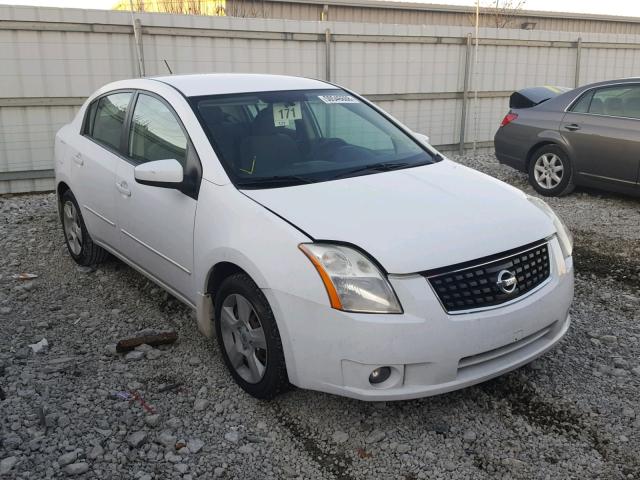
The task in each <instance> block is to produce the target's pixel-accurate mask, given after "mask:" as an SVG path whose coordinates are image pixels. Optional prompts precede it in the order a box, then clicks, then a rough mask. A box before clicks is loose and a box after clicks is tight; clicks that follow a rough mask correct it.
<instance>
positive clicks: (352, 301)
mask: <svg viewBox="0 0 640 480" xmlns="http://www.w3.org/2000/svg"><path fill="white" fill-rule="evenodd" d="M300 250H302V251H303V252H304V254H305V255H306V256H307V257H308V258H309V260H311V263H313V265H314V267H316V270H317V271H318V273H319V274H320V278H322V282H323V283H324V286H325V288H326V290H327V294H328V295H329V301H330V303H331V306H332V307H333V308H336V309H338V310H344V311H346V312H359V313H402V307H401V306H400V302H399V301H398V297H396V294H395V292H394V291H393V288H392V287H391V284H390V283H389V281H388V280H387V278H386V276H385V275H384V274H383V273H382V272H381V271H380V269H379V268H378V267H377V266H376V265H375V263H374V262H372V261H371V260H369V259H368V258H367V257H366V256H364V255H363V254H362V253H360V252H359V251H357V250H355V249H353V248H350V247H346V246H343V245H333V244H329V243H302V244H300Z"/></svg>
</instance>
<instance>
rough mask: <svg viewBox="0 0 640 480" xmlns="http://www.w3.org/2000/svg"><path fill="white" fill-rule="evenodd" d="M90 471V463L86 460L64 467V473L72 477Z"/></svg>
mask: <svg viewBox="0 0 640 480" xmlns="http://www.w3.org/2000/svg"><path fill="white" fill-rule="evenodd" d="M88 471H89V464H88V463H86V462H79V463H72V464H70V465H67V466H66V467H64V473H66V474H67V475H69V476H70V477H72V476H75V475H80V474H82V473H86V472H88Z"/></svg>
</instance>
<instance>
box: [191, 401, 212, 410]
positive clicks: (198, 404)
mask: <svg viewBox="0 0 640 480" xmlns="http://www.w3.org/2000/svg"><path fill="white" fill-rule="evenodd" d="M208 406H209V400H207V399H206V398H199V399H197V400H196V401H195V403H194V404H193V409H194V410H195V411H196V412H201V411H203V410H204V409H205V408H207V407H208Z"/></svg>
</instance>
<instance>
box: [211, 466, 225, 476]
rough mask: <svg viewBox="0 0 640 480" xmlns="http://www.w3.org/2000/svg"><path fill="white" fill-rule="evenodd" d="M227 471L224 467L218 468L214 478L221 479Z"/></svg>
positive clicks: (214, 472) (215, 470) (214, 471)
mask: <svg viewBox="0 0 640 480" xmlns="http://www.w3.org/2000/svg"><path fill="white" fill-rule="evenodd" d="M225 471H226V468H223V467H216V468H215V469H214V470H213V476H214V477H216V478H220V477H221V476H222V475H224V472H225Z"/></svg>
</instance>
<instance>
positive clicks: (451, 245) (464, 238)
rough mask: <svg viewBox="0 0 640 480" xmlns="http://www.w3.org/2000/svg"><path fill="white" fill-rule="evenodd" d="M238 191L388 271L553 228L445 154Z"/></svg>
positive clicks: (465, 257) (470, 256) (416, 268)
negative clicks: (418, 162)
mask: <svg viewBox="0 0 640 480" xmlns="http://www.w3.org/2000/svg"><path fill="white" fill-rule="evenodd" d="M243 193H244V194H245V195H247V196H249V197H250V198H252V199H253V200H255V201H257V202H258V203H260V204H262V205H263V206H265V207H266V208H268V209H269V210H271V211H273V212H274V213H276V214H277V215H279V216H281V217H282V218H284V219H286V220H287V221H288V222H290V223H292V224H293V225H295V226H296V227H298V228H299V229H301V230H303V231H304V232H305V233H306V234H307V235H309V236H310V237H311V238H313V239H314V240H318V241H319V240H326V241H339V242H346V243H350V244H353V245H356V246H358V247H360V248H361V249H363V250H365V251H366V252H367V253H369V254H370V255H371V256H373V257H374V258H375V259H376V260H377V261H378V262H379V263H380V264H381V265H382V266H383V267H384V268H385V270H386V271H387V272H389V273H395V274H406V273H415V272H420V271H424V270H431V269H434V268H439V267H444V266H447V265H453V264H457V263H460V262H465V261H469V260H474V259H477V258H481V257H485V256H488V255H493V254H496V253H500V252H504V251H507V250H510V249H513V248H517V247H520V246H522V245H526V244H528V243H531V242H534V241H537V240H541V239H543V238H545V237H547V236H549V235H551V234H553V233H554V232H555V229H554V226H553V222H552V221H551V219H549V217H548V216H547V215H546V214H544V213H543V212H542V211H541V210H540V209H538V208H537V207H535V206H534V205H533V204H532V203H531V202H529V201H528V200H527V199H526V196H525V194H524V193H523V192H522V191H520V190H518V189H516V188H514V187H511V186H509V185H507V184H505V183H503V182H501V181H499V180H496V179H495V178H492V177H490V176H488V175H485V174H483V173H480V172H478V171H475V170H472V169H470V168H467V167H464V166H462V165H459V164H457V163H455V162H452V161H450V160H443V161H441V162H438V163H435V164H432V165H425V166H421V167H415V168H408V169H403V170H396V171H392V172H385V173H377V174H372V175H364V176H359V177H352V178H345V179H340V180H334V181H328V182H321V183H314V184H309V185H299V186H294V187H285V188H271V189H264V190H243Z"/></svg>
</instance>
